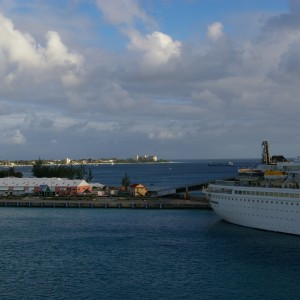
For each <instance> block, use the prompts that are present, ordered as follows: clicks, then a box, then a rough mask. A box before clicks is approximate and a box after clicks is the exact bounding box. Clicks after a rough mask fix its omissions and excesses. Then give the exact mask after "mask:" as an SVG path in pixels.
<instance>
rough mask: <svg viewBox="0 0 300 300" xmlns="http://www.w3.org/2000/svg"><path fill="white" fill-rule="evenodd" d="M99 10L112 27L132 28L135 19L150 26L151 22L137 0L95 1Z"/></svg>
mask: <svg viewBox="0 0 300 300" xmlns="http://www.w3.org/2000/svg"><path fill="white" fill-rule="evenodd" d="M96 3H97V5H98V7H99V9H100V10H101V11H102V13H103V15H104V17H105V18H106V20H107V21H108V22H110V23H111V24H113V25H127V26H132V25H133V24H134V23H135V21H136V19H139V20H141V21H142V22H144V23H148V24H151V23H153V20H152V18H151V17H150V16H148V15H147V14H146V13H145V12H144V11H143V10H142V9H141V7H140V6H139V1H137V0H117V1H116V0H113V1H107V0H97V1H96Z"/></svg>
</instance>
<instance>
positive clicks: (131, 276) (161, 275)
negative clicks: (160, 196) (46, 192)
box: [0, 208, 300, 300]
mask: <svg viewBox="0 0 300 300" xmlns="http://www.w3.org/2000/svg"><path fill="white" fill-rule="evenodd" d="M0 217H1V223H0V230H1V236H0V251H1V256H0V268H1V273H0V274H1V275H0V276H1V281H0V299H170V300H171V299H298V296H299V288H300V287H299V270H300V261H299V248H300V239H299V238H298V237H296V236H290V235H284V234H277V233H271V232H264V231H259V230H254V229H249V228H243V227H239V226H235V225H231V224H228V223H225V222H223V221H220V220H219V219H218V218H217V217H216V216H215V215H214V213H213V212H212V211H207V210H164V209H163V210H150V209H144V210H139V209H63V208H61V209H57V208H50V209H46V208H45V209H43V208H1V209H0Z"/></svg>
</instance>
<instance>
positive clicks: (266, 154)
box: [262, 141, 270, 165]
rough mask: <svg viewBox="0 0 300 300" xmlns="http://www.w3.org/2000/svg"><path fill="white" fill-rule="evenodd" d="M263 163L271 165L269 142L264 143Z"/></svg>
mask: <svg viewBox="0 0 300 300" xmlns="http://www.w3.org/2000/svg"><path fill="white" fill-rule="evenodd" d="M262 163H263V164H265V165H269V164H270V153H269V144H268V142H267V141H263V142H262Z"/></svg>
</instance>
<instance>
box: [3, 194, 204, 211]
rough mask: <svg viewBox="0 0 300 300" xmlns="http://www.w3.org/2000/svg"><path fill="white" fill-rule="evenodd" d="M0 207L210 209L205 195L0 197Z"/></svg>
mask: <svg viewBox="0 0 300 300" xmlns="http://www.w3.org/2000/svg"><path fill="white" fill-rule="evenodd" d="M0 207H46V208H143V209H210V204H209V202H208V200H207V199H206V198H205V197H201V198H197V199H189V200H183V199H173V198H122V197H103V198H100V197H98V198H88V199H87V198H85V197H72V198H70V197H69V198H59V199H58V198H56V197H53V198H47V197H45V198H44V197H26V198H13V197H11V198H0Z"/></svg>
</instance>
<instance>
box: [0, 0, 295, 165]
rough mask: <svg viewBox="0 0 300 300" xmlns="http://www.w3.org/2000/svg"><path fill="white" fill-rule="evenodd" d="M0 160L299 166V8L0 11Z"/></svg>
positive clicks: (161, 4) (52, 6) (31, 5)
mask: <svg viewBox="0 0 300 300" xmlns="http://www.w3.org/2000/svg"><path fill="white" fill-rule="evenodd" d="M0 120H1V126H0V149H1V151H0V160H1V159H12V160H13V159H37V158H39V157H41V158H43V159H63V158H65V157H70V158H73V159H76V158H89V157H91V158H102V157H106V158H109V157H119V158H128V157H134V156H135V155H136V154H139V155H144V154H146V155H153V154H156V155H158V156H159V158H165V159H176V158H178V159H180V158H200V159H201V158H203V159H206V158H207V159H210V158H257V157H260V153H261V142H262V141H263V140H268V141H269V143H270V146H271V154H273V155H275V154H284V155H285V156H287V157H295V156H297V155H298V154H299V155H300V135H299V125H300V1H299V0H251V1H246V0H26V1H24V0H0Z"/></svg>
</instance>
